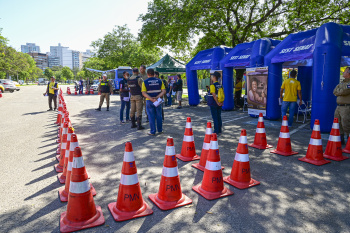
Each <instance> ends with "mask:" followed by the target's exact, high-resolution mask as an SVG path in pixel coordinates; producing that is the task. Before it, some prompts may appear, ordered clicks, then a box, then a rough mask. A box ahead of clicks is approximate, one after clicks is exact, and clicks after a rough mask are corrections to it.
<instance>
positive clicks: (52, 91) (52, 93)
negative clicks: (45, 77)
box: [44, 76, 58, 111]
mask: <svg viewBox="0 0 350 233" xmlns="http://www.w3.org/2000/svg"><path fill="white" fill-rule="evenodd" d="M55 80H56V79H55V77H54V76H52V77H51V82H49V83H48V84H47V88H46V92H45V93H44V96H46V95H48V96H49V109H48V110H47V111H52V101H53V103H54V111H56V109H57V94H58V83H57V82H56V81H55Z"/></svg>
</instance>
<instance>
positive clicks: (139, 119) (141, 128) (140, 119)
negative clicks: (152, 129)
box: [137, 116, 145, 130]
mask: <svg viewBox="0 0 350 233" xmlns="http://www.w3.org/2000/svg"><path fill="white" fill-rule="evenodd" d="M141 123H142V116H139V117H138V118H137V130H143V129H145V127H143V126H142V125H141Z"/></svg>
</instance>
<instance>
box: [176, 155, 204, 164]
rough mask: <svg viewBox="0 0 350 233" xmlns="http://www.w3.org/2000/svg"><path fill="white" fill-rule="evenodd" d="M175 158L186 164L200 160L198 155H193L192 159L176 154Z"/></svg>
mask: <svg viewBox="0 0 350 233" xmlns="http://www.w3.org/2000/svg"><path fill="white" fill-rule="evenodd" d="M176 157H177V158H178V159H180V160H181V161H184V162H188V161H194V160H200V157H199V156H198V155H195V156H193V157H186V156H183V155H181V154H177V155H176Z"/></svg>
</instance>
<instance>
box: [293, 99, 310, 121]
mask: <svg viewBox="0 0 350 233" xmlns="http://www.w3.org/2000/svg"><path fill="white" fill-rule="evenodd" d="M298 102H299V100H298ZM299 115H303V117H304V119H303V121H301V120H299ZM307 115H310V117H311V102H310V101H307V102H306V104H305V102H304V100H303V101H302V104H301V105H298V113H297V119H296V122H302V123H305V121H307V120H308V118H307Z"/></svg>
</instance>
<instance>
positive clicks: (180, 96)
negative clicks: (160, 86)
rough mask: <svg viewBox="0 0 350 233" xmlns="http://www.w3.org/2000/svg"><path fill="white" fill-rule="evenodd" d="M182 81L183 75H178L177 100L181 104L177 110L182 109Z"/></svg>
mask: <svg viewBox="0 0 350 233" xmlns="http://www.w3.org/2000/svg"><path fill="white" fill-rule="evenodd" d="M182 84H183V82H182V79H181V75H180V74H178V75H177V82H176V86H177V91H176V100H177V101H178V102H179V106H178V107H177V109H181V108H182V106H181V101H182Z"/></svg>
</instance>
